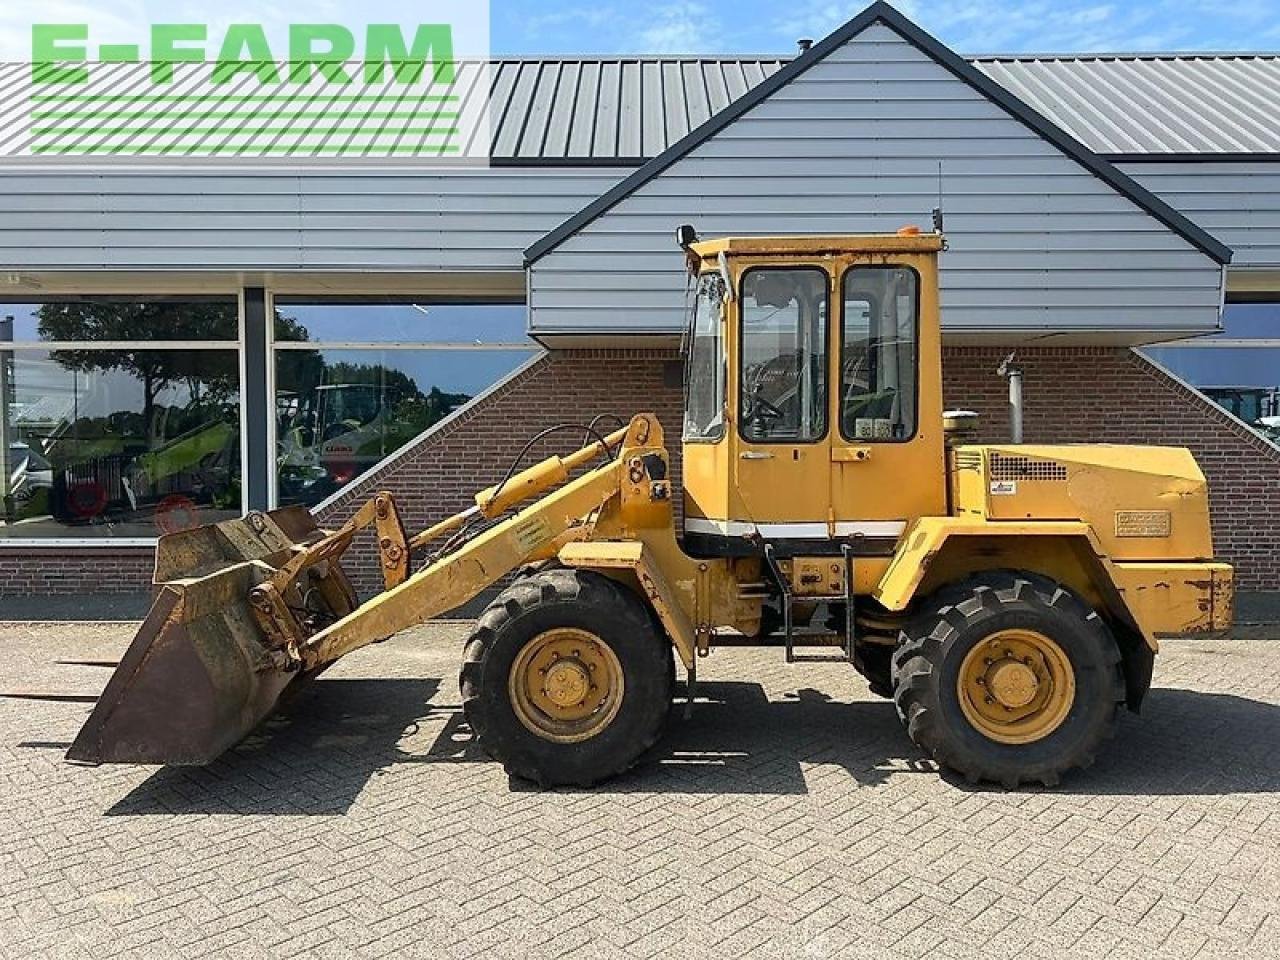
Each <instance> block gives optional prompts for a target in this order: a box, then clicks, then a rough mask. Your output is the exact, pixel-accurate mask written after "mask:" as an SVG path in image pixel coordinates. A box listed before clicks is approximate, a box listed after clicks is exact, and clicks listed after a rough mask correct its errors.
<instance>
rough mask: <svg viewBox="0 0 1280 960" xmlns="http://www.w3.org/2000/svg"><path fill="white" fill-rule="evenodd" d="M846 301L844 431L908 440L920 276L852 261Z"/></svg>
mask: <svg viewBox="0 0 1280 960" xmlns="http://www.w3.org/2000/svg"><path fill="white" fill-rule="evenodd" d="M843 301H844V317H843V324H842V326H843V330H842V336H841V351H840V371H841V374H840V433H841V435H842V436H843V437H844V438H845V439H846V440H857V441H875V440H881V441H884V440H888V441H893V440H907V439H909V438H910V437H912V436H913V435H914V434H915V432H916V370H917V322H916V320H917V317H918V315H919V306H920V277H919V275H918V274H917V273H916V272H915V270H913V269H911V268H910V267H897V266H874V267H853V268H851V269H850V270H849V271H848V272H846V273H845V275H844V291H843Z"/></svg>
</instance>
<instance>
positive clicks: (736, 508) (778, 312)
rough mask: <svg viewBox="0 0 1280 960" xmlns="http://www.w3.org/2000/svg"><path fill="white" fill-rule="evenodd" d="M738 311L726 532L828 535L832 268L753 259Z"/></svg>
mask: <svg viewBox="0 0 1280 960" xmlns="http://www.w3.org/2000/svg"><path fill="white" fill-rule="evenodd" d="M737 313H738V331H737V333H738V335H737V336H736V337H734V338H732V339H733V342H734V344H735V346H736V349H735V351H734V356H733V361H734V367H735V369H734V371H733V379H734V384H735V387H736V391H735V393H736V404H735V406H736V411H735V416H734V421H735V423H734V426H735V430H734V435H733V441H732V460H731V469H732V470H733V471H734V480H735V482H734V484H733V497H734V501H735V502H734V503H733V504H732V507H733V509H732V520H733V521H735V524H731V529H730V530H728V531H726V532H728V533H731V534H738V535H741V534H744V533H752V532H758V533H759V534H760V535H761V536H763V537H765V538H766V539H792V538H802V539H808V538H823V537H826V536H827V535H828V521H829V516H830V506H831V499H830V494H831V486H830V479H829V474H830V457H831V436H830V435H831V430H830V426H831V425H830V423H829V421H830V413H829V409H830V402H829V396H830V395H829V385H828V376H829V373H828V368H829V360H828V343H829V342H830V317H831V282H830V275H829V273H828V272H827V271H826V270H825V269H824V268H822V267H819V266H790V265H788V266H768V265H766V266H753V267H749V268H747V269H746V270H745V271H743V273H742V276H741V280H740V282H739V285H738V311H737ZM753 528H754V529H753Z"/></svg>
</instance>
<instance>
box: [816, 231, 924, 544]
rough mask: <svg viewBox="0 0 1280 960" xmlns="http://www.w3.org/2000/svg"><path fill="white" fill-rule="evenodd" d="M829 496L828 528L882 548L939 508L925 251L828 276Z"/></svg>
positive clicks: (861, 264)
mask: <svg viewBox="0 0 1280 960" xmlns="http://www.w3.org/2000/svg"><path fill="white" fill-rule="evenodd" d="M837 282H838V291H837V293H836V297H835V299H836V310H835V312H836V316H837V320H836V324H837V329H836V330H835V337H834V346H833V351H834V352H835V353H836V356H835V357H834V358H833V360H834V362H833V374H832V378H833V380H835V387H834V389H833V391H832V392H833V398H832V399H833V404H832V413H831V415H832V419H833V420H834V423H833V429H832V443H831V501H832V509H833V514H834V518H835V527H836V534H837V536H839V537H840V538H841V539H852V540H853V541H854V542H855V545H860V546H861V547H862V548H863V549H860V551H859V552H865V553H873V554H874V553H881V552H887V551H891V550H892V548H893V545H894V544H895V543H896V541H897V539H898V538H899V537H900V536H901V534H902V532H903V531H904V529H905V528H906V526H907V525H908V524H909V523H910V522H911V521H912V520H913V519H915V518H916V517H920V516H928V515H936V514H941V513H945V490H944V483H945V476H944V470H943V442H942V397H941V392H942V391H941V373H940V371H941V350H940V337H939V332H938V323H937V282H936V272H935V271H934V269H933V262H932V260H931V259H928V258H918V257H910V256H904V257H903V258H901V261H886V259H885V258H883V257H879V258H877V261H876V262H869V261H866V260H863V261H857V260H855V261H853V262H852V263H851V265H850V266H849V267H848V269H846V270H845V271H844V273H843V274H842V275H841V276H840V277H839V278H838V279H837Z"/></svg>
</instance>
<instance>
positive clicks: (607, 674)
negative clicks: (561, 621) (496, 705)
mask: <svg viewBox="0 0 1280 960" xmlns="http://www.w3.org/2000/svg"><path fill="white" fill-rule="evenodd" d="M622 688H623V680H622V664H621V663H619V662H618V656H617V654H615V653H614V652H613V650H612V649H611V648H610V647H609V645H608V644H607V643H605V642H604V641H603V640H601V639H600V638H599V637H597V636H596V635H595V634H594V633H591V632H589V631H587V630H579V629H577V628H575V627H558V628H556V629H554V630H547V631H546V632H545V633H540V634H538V635H537V636H536V637H534V638H533V639H532V640H530V641H529V642H528V643H527V644H525V646H524V648H523V649H522V650H521V651H520V653H519V655H518V656H517V657H516V660H515V663H513V664H512V665H511V675H510V677H509V678H508V681H507V691H508V693H509V694H510V697H511V706H512V707H513V708H514V709H515V712H516V716H517V717H518V718H519V719H520V722H521V723H523V724H524V725H525V727H526V728H527V729H528V730H529V731H530V732H531V733H535V734H537V735H538V736H539V737H542V738H543V739H544V740H551V741H553V742H554V743H578V742H580V741H582V740H588V739H590V738H591V737H594V736H596V735H597V734H599V733H600V732H601V731H602V730H604V729H605V727H607V726H609V724H610V723H612V722H613V718H614V717H616V716H617V715H618V708H619V707H621V706H622Z"/></svg>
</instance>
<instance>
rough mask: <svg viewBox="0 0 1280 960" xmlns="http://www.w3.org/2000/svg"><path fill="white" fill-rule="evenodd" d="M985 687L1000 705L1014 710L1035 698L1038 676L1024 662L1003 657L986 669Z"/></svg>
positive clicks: (1038, 684)
mask: <svg viewBox="0 0 1280 960" xmlns="http://www.w3.org/2000/svg"><path fill="white" fill-rule="evenodd" d="M986 676H987V688H988V689H989V690H990V691H991V693H992V694H993V695H994V696H995V698H996V700H997V701H999V703H1000V704H1001V706H1005V707H1008V708H1010V709H1011V710H1016V709H1017V708H1018V707H1025V706H1026V705H1027V704H1029V703H1030V702H1031V701H1032V700H1034V699H1035V698H1036V691H1037V690H1038V689H1039V687H1040V678H1039V677H1037V676H1036V673H1035V671H1034V670H1032V669H1031V668H1030V667H1028V666H1027V665H1026V664H1024V663H1018V661H1016V660H1013V659H1008V658H1006V659H1004V660H1001V661H1000V662H999V663H997V664H996V665H995V666H993V667H992V668H991V669H990V670H988V671H987V675H986Z"/></svg>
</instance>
